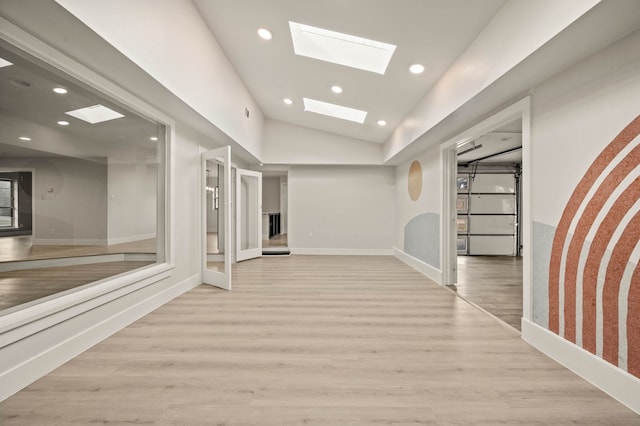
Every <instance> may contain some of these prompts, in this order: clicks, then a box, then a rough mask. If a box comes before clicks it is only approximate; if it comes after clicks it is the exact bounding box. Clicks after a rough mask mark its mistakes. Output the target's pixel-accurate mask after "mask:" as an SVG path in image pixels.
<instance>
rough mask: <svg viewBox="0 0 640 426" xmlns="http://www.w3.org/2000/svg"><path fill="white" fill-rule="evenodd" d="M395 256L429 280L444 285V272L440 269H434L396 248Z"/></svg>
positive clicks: (394, 249) (394, 250)
mask: <svg viewBox="0 0 640 426" xmlns="http://www.w3.org/2000/svg"><path fill="white" fill-rule="evenodd" d="M393 255H394V256H395V257H397V258H398V259H400V260H401V261H402V262H404V263H406V264H407V265H409V266H411V267H412V268H413V269H415V270H416V271H418V272H420V273H421V274H423V275H425V276H426V277H427V278H429V279H431V280H433V281H435V282H436V283H437V284H438V285H442V271H441V270H440V269H437V268H434V267H433V266H431V265H428V264H426V263H424V262H423V261H421V260H418V259H416V258H415V257H413V256H411V255H409V254H407V253H405V252H403V251H402V250H400V249H398V248H396V247H394V248H393Z"/></svg>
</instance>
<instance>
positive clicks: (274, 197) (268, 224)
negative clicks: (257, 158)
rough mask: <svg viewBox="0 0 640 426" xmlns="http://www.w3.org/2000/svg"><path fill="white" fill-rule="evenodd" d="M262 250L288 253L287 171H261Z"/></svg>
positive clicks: (269, 253)
mask: <svg viewBox="0 0 640 426" xmlns="http://www.w3.org/2000/svg"><path fill="white" fill-rule="evenodd" d="M262 252H263V254H265V255H279V254H280V255H288V254H290V251H289V182H288V173H287V171H273V170H270V171H263V174H262Z"/></svg>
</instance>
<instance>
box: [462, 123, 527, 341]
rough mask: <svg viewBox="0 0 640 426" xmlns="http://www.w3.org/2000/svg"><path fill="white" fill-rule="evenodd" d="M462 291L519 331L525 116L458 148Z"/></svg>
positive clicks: (473, 301) (474, 301)
mask: <svg viewBox="0 0 640 426" xmlns="http://www.w3.org/2000/svg"><path fill="white" fill-rule="evenodd" d="M456 153H457V158H456V162H457V172H458V174H457V182H456V187H457V196H456V213H457V220H456V231H457V236H456V251H457V259H456V261H457V280H456V283H455V285H451V286H450V288H452V289H454V290H455V291H456V292H457V293H458V295H459V296H461V297H463V298H465V299H467V300H469V301H470V302H472V303H473V304H475V305H477V306H479V307H481V308H482V309H484V310H486V311H487V312H489V313H491V314H492V315H494V316H496V317H497V318H499V319H501V320H502V321H504V322H505V323H507V324H509V325H511V326H512V327H514V328H516V329H518V330H520V323H521V318H522V313H523V312H522V307H523V301H522V299H523V291H522V285H523V272H522V270H523V265H522V256H521V255H522V226H521V223H522V208H521V206H522V196H521V194H522V187H521V176H522V119H521V118H518V119H516V120H514V121H511V122H509V123H507V124H505V125H502V126H500V127H499V128H496V129H494V130H491V131H489V132H486V133H484V134H482V135H480V136H478V137H476V138H473V139H471V140H469V141H467V142H466V143H464V144H463V145H460V146H458V148H457V151H456Z"/></svg>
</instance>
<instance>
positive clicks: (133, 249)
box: [0, 235, 156, 262]
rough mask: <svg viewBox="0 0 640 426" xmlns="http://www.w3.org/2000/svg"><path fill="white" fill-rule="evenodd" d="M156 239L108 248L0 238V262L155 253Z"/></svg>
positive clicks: (29, 239) (112, 245)
mask: <svg viewBox="0 0 640 426" xmlns="http://www.w3.org/2000/svg"><path fill="white" fill-rule="evenodd" d="M155 252H156V239H155V238H150V239H146V240H140V241H133V242H130V243H122V244H111V245H109V246H106V245H104V246H98V245H93V246H86V245H83V246H72V245H33V237H31V236H29V235H23V236H18V237H0V262H14V261H21V260H40V259H58V258H64V257H75V256H92V255H100V254H112V253H155Z"/></svg>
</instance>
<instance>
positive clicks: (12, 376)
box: [0, 275, 201, 401]
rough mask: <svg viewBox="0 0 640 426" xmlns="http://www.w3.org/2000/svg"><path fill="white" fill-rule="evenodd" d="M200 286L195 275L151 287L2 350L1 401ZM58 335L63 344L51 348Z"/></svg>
mask: <svg viewBox="0 0 640 426" xmlns="http://www.w3.org/2000/svg"><path fill="white" fill-rule="evenodd" d="M200 283H201V277H200V276H199V275H194V276H192V277H190V278H188V279H186V280H183V281H181V282H179V283H176V284H173V285H170V286H169V287H167V288H165V289H163V290H161V291H157V288H156V286H154V285H151V286H148V287H146V288H145V289H142V290H139V293H138V292H134V293H131V294H130V295H128V296H126V297H122V298H119V299H116V300H114V301H112V302H110V303H108V304H107V305H103V306H101V307H100V308H98V309H93V310H90V311H87V312H86V313H85V314H82V315H79V316H77V317H74V318H71V319H69V320H68V321H67V322H65V323H61V324H59V325H56V326H55V327H50V328H48V329H45V330H42V331H41V332H39V333H36V334H34V335H32V336H29V337H26V338H25V339H23V340H22V341H21V342H20V343H21V344H20V345H10V346H7V347H4V348H2V349H0V358H2V359H3V362H2V364H3V368H4V369H5V371H2V372H0V401H3V400H4V399H6V398H8V397H10V396H11V395H13V394H14V393H16V392H18V391H19V390H21V389H23V388H24V387H26V386H28V385H29V384H31V383H33V382H34V381H36V380H38V379H39V378H40V377H42V376H44V375H46V374H48V373H49V372H51V371H52V370H54V369H55V368H57V367H59V366H61V365H62V364H64V363H65V362H67V361H69V360H70V359H72V358H74V357H75V356H77V355H79V354H80V353H82V352H84V351H86V350H87V349H89V348H90V347H92V346H94V345H95V344H97V343H99V342H101V341H102V340H104V339H106V338H107V337H109V336H111V335H112V334H114V333H116V332H117V331H119V330H121V329H122V328H124V327H126V326H127V325H129V324H131V323H132V322H134V321H136V320H138V319H140V318H141V317H143V316H145V315H147V314H148V313H150V312H151V311H153V310H155V309H157V308H158V307H160V306H162V305H164V304H165V303H167V302H169V301H171V300H172V299H174V298H175V297H177V296H179V295H181V294H182V293H184V292H186V291H189V290H191V289H192V288H194V287H196V286H197V285H199V284H200ZM87 324H90V326H88V327H87V326H86V325H87ZM39 335H41V336H39ZM58 336H59V340H58V341H59V343H58V344H56V345H54V346H51V342H52V341H56V340H55V337H58ZM38 347H40V349H41V351H40V352H39V353H37V348H38ZM34 352H36V353H35V355H34ZM11 361H15V363H13V364H14V365H11Z"/></svg>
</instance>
